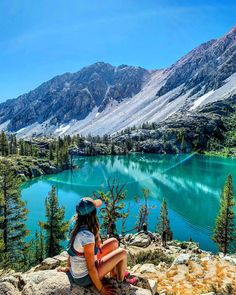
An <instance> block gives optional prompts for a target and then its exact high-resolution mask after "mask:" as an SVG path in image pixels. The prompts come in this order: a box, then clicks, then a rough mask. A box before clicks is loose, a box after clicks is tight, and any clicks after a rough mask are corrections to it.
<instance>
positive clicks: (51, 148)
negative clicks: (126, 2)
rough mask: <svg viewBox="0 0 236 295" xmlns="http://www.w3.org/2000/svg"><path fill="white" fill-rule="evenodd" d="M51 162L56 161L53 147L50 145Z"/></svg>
mask: <svg viewBox="0 0 236 295" xmlns="http://www.w3.org/2000/svg"><path fill="white" fill-rule="evenodd" d="M49 160H51V161H53V160H54V153H53V145H52V144H50V145H49Z"/></svg>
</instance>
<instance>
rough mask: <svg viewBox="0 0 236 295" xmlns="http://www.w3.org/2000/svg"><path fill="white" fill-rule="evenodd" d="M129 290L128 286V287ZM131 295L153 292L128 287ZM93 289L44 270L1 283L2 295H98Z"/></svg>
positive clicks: (52, 271)
mask: <svg viewBox="0 0 236 295" xmlns="http://www.w3.org/2000/svg"><path fill="white" fill-rule="evenodd" d="M126 289H127V286H126ZM128 290H129V291H128V292H129V294H130V295H151V294H152V293H151V291H150V290H147V289H142V288H138V287H134V286H128ZM98 294H99V293H98V292H97V291H96V290H95V289H94V288H93V287H91V288H82V287H79V286H77V285H74V284H72V283H71V282H70V280H69V278H68V276H67V274H65V273H62V272H58V271H57V270H44V271H36V272H29V273H25V274H17V273H16V274H12V275H10V276H8V277H6V278H3V279H2V280H1V281H0V295H98Z"/></svg>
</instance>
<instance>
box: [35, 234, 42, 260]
mask: <svg viewBox="0 0 236 295" xmlns="http://www.w3.org/2000/svg"><path fill="white" fill-rule="evenodd" d="M34 248H35V249H34V250H35V253H34V258H35V263H36V264H38V263H40V262H41V261H40V252H39V249H40V240H39V234H38V231H37V230H36V232H35V240H34Z"/></svg>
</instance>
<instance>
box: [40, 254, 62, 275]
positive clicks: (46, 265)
mask: <svg viewBox="0 0 236 295" xmlns="http://www.w3.org/2000/svg"><path fill="white" fill-rule="evenodd" d="M58 256H59V255H58ZM59 265H60V260H59V259H55V258H50V257H49V258H46V259H44V260H43V261H42V262H41V264H40V265H38V266H36V268H35V271H37V270H48V269H55V268H56V267H58V266H59Z"/></svg>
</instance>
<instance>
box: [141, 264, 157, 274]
mask: <svg viewBox="0 0 236 295" xmlns="http://www.w3.org/2000/svg"><path fill="white" fill-rule="evenodd" d="M140 273H157V271H156V268H155V265H154V264H152V263H145V264H143V265H142V266H141V267H140Z"/></svg>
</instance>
